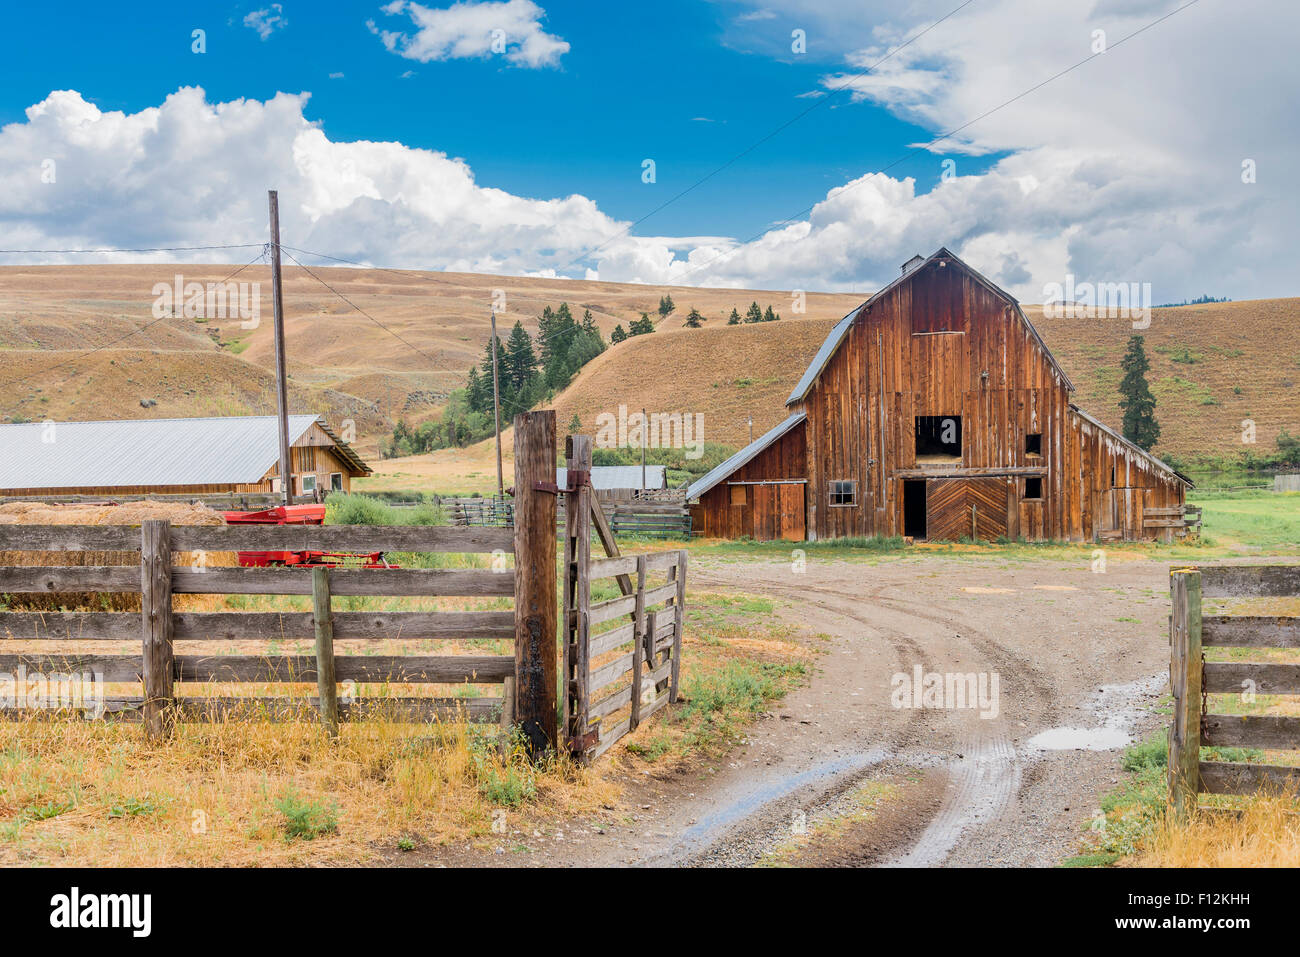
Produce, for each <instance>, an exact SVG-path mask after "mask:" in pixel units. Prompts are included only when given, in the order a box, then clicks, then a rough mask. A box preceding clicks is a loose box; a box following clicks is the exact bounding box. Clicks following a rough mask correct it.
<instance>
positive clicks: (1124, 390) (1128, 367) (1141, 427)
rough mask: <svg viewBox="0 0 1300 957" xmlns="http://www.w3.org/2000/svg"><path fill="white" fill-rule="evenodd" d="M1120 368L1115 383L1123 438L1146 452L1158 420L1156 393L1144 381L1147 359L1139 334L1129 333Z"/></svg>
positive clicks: (1157, 433) (1157, 432)
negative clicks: (1117, 391) (1152, 392)
mask: <svg viewBox="0 0 1300 957" xmlns="http://www.w3.org/2000/svg"><path fill="white" fill-rule="evenodd" d="M1120 368H1122V369H1123V370H1124V378H1123V379H1122V380H1121V381H1120V384H1119V393H1120V400H1119V405H1120V408H1121V409H1123V410H1124V438H1126V439H1128V440H1129V441H1130V442H1132V443H1134V444H1135V445H1138V446H1140V447H1141V448H1143V449H1145V450H1147V451H1148V452H1149V451H1151V449H1152V447H1153V446H1154V445H1155V444H1156V442H1157V441H1159V439H1160V423H1158V422H1157V421H1156V397H1155V396H1154V395H1152V394H1151V387H1150V386H1149V385H1148V384H1147V376H1146V373H1147V370H1148V369H1149V368H1151V363H1150V362H1149V361H1148V360H1147V353H1146V348H1145V345H1144V340H1143V338H1142V337H1141V336H1129V340H1128V349H1126V350H1125V352H1124V358H1123V359H1122V360H1121V361H1120Z"/></svg>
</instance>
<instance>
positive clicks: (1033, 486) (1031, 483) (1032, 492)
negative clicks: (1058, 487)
mask: <svg viewBox="0 0 1300 957" xmlns="http://www.w3.org/2000/svg"><path fill="white" fill-rule="evenodd" d="M1042 497H1043V480H1042V479H1041V478H1027V479H1025V498H1042Z"/></svg>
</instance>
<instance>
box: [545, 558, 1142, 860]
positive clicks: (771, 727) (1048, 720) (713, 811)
mask: <svg viewBox="0 0 1300 957" xmlns="http://www.w3.org/2000/svg"><path fill="white" fill-rule="evenodd" d="M692 576H693V577H692V587H693V588H696V589H700V590H703V591H710V590H715V589H722V588H727V589H735V590H738V591H740V592H746V593H757V594H763V595H768V596H771V597H773V598H776V599H779V600H780V602H781V607H780V611H779V613H780V614H781V615H782V616H783V617H784V618H786V619H787V620H789V621H791V622H792V623H795V624H798V625H799V626H800V627H803V628H806V629H809V630H811V631H813V632H820V633H825V634H826V635H829V636H831V637H830V640H829V641H828V642H827V648H828V653H827V654H826V655H824V656H822V657H821V658H820V660H819V665H818V673H817V674H816V676H815V677H814V678H813V680H812V682H811V683H810V684H809V685H808V686H807V687H806V688H803V689H801V690H799V691H797V692H795V693H794V694H792V695H790V696H789V697H788V698H787V699H786V700H785V701H784V702H782V703H781V706H780V707H779V709H778V710H777V711H776V713H774V714H772V715H770V716H767V717H764V718H763V719H761V720H760V721H758V722H757V724H756V725H755V726H754V727H753V728H752V730H751V733H750V734H749V736H748V739H747V741H746V743H745V744H744V745H743V746H742V747H741V748H740V749H738V750H737V751H736V752H734V753H733V754H731V755H730V756H729V758H728V759H727V760H726V761H725V762H724V763H723V764H722V765H721V766H717V767H707V766H706V767H701V768H698V769H695V770H693V771H691V772H689V773H686V774H685V775H683V776H677V777H672V778H669V779H666V780H652V779H645V780H640V781H635V780H634V781H632V782H631V787H630V798H631V800H633V801H636V802H639V803H637V804H636V805H635V806H634V813H633V814H632V816H631V817H630V818H629V819H628V820H627V821H626V822H625V823H624V824H622V825H617V826H610V827H607V828H603V829H601V830H600V831H599V832H597V833H594V834H588V833H586V832H583V833H581V834H573V835H570V838H569V839H568V840H567V841H566V843H567V844H568V846H567V847H566V848H565V851H566V853H563V854H562V855H561V858H562V859H563V860H564V862H567V863H590V864H604V865H609V864H647V865H682V864H686V865H702V866H710V865H746V864H753V863H757V862H761V861H763V860H765V859H770V855H771V854H772V853H773V851H774V850H779V849H781V848H782V847H783V845H788V844H789V842H790V838H791V835H792V832H793V833H798V832H800V831H801V830H802V829H803V828H804V827H805V826H806V827H807V828H809V829H810V830H811V831H812V832H813V834H814V835H815V836H816V835H818V834H822V832H823V829H821V828H820V827H819V824H825V823H827V822H830V823H835V822H837V821H838V824H839V826H836V827H833V828H829V829H826V830H825V834H827V835H829V836H827V837H825V838H824V839H814V840H805V841H802V842H800V843H801V844H802V847H801V848H800V849H798V850H797V851H796V852H795V853H794V854H793V856H790V854H789V853H788V852H789V847H788V846H787V847H786V852H787V856H786V858H785V859H787V860H793V861H794V862H795V863H803V864H822V865H842V866H872V865H885V866H888V865H899V866H943V865H984V866H989V865H992V866H998V865H1052V864H1055V863H1056V862H1058V861H1059V860H1060V859H1061V858H1062V857H1064V856H1067V855H1069V854H1070V853H1071V852H1072V851H1073V850H1074V849H1075V848H1076V846H1077V843H1078V840H1079V837H1080V836H1081V835H1082V833H1083V831H1084V829H1085V827H1086V825H1087V823H1088V821H1089V819H1090V818H1091V817H1092V815H1093V814H1094V812H1095V811H1096V809H1097V806H1098V800H1099V796H1100V794H1101V793H1103V792H1105V791H1106V790H1108V789H1109V788H1110V787H1111V786H1112V785H1113V784H1114V783H1115V782H1116V781H1117V780H1118V778H1119V757H1120V754H1121V753H1122V748H1123V746H1124V745H1125V744H1126V743H1128V742H1129V741H1130V740H1132V739H1133V738H1134V737H1139V736H1141V735H1143V734H1145V733H1147V732H1148V731H1150V730H1151V729H1153V728H1155V727H1157V726H1158V724H1159V722H1160V718H1159V716H1158V715H1156V714H1154V713H1153V712H1152V711H1151V707H1152V706H1153V705H1154V704H1155V703H1156V701H1157V699H1158V697H1159V694H1160V691H1161V689H1162V688H1163V687H1164V685H1165V683H1166V682H1165V675H1166V669H1167V668H1168V654H1167V642H1166V638H1165V627H1166V626H1165V618H1166V615H1167V610H1168V601H1167V597H1166V594H1167V592H1166V590H1167V581H1168V565H1167V564H1158V563H1152V562H1128V563H1122V562H1117V561H1112V562H1111V563H1110V566H1109V568H1108V570H1107V571H1106V572H1105V573H1096V572H1094V571H1093V570H1092V569H1091V567H1090V565H1089V564H1088V563H1086V562H1078V563H1070V564H1066V563H1062V562H1046V561H1032V562H1024V563H1017V562H1012V561H1007V560H1005V559H985V558H980V559H970V560H962V559H953V558H940V557H925V558H911V557H909V558H905V559H900V560H896V561H886V562H882V563H880V564H876V565H867V564H854V563H845V562H818V561H815V560H810V561H809V563H808V566H807V569H806V571H804V572H803V573H795V572H794V571H793V570H792V567H791V566H790V565H787V564H777V563H769V564H763V563H754V562H752V561H750V562H744V563H734V564H727V563H722V562H719V561H702V562H696V563H693V565H692ZM918 668H919V670H920V672H921V673H922V674H928V673H937V674H940V675H945V674H949V673H952V674H971V673H974V674H975V675H977V676H978V675H984V676H985V677H986V680H988V681H989V684H988V685H987V686H986V687H987V690H988V691H989V692H991V691H992V684H991V681H992V677H993V676H995V675H996V677H997V695H996V709H994V708H993V707H991V706H989V705H992V703H993V699H992V695H991V694H990V695H988V696H987V697H986V702H985V704H986V707H984V708H983V709H982V710H983V712H984V713H987V714H988V715H989V716H988V717H981V709H978V708H972V707H914V706H911V705H914V704H916V703H917V701H918V700H920V701H921V703H923V704H924V703H927V702H926V701H925V699H918V698H915V697H912V696H911V695H907V696H904V697H905V698H906V704H907V705H908V706H906V707H896V706H895V705H896V704H899V703H902V702H901V701H899V700H896V699H898V698H899V694H900V693H899V692H898V687H899V684H900V681H899V679H897V678H896V677H895V676H897V675H903V676H907V677H908V678H909V679H911V678H912V677H913V676H914V675H915V674H916V671H917V669H918ZM931 703H937V702H931ZM948 703H949V704H952V703H954V702H953V701H952V700H949V701H948ZM956 703H960V702H956ZM967 703H970V702H967ZM873 784H875V785H885V786H888V790H889V797H888V798H886V799H883V800H880V801H878V802H877V805H876V807H875V808H874V810H873V811H872V813H870V814H869V815H856V814H854V812H855V810H859V809H860V808H861V794H862V790H861V789H862V788H863V786H864V785H873ZM846 822H847V823H846ZM530 856H531V855H530ZM557 862H558V861H557ZM521 863H522V862H521ZM531 863H537V861H536V860H535V859H534V860H533V861H531Z"/></svg>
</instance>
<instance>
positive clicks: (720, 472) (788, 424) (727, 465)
mask: <svg viewBox="0 0 1300 957" xmlns="http://www.w3.org/2000/svg"><path fill="white" fill-rule="evenodd" d="M806 418H808V416H807V415H806V414H805V413H803V412H795V413H794V414H793V415H791V416H790V417H789V418H788V419H786V420H785V421H784V422H782V423H781V424H780V425H778V426H776V427H775V428H773V429H770V430H769V431H767V432H764V433H763V434H762V435H760V436H759V437H758V438H756V439H755V440H754V441H753V442H750V443H749V444H748V445H747V446H745V447H744V448H743V449H741V450H740V451H739V452H737V453H736V454H735V455H733V456H731V458H729V459H726V460H725V461H723V462H721V463H719V464H718V465H715V466H714V467H713V468H711V469H710V470H709V471H708V472H706V473H705V474H704V475H702V476H700V477H699V478H698V479H696V480H695V481H694V482H692V483H691V486H690V488H688V489H687V490H686V501H688V502H690V501H693V500H695V499H697V498H699V497H700V496H701V495H703V494H704V493H705V492H707V491H708V490H709V489H711V488H713V486H715V485H717V484H718V483H719V482H721V481H722V480H723V479H725V478H726V477H727V476H728V475H731V474H732V473H733V472H735V471H736V469H738V468H740V467H741V466H742V465H744V464H745V463H746V462H748V461H750V459H752V458H753V457H754V456H756V455H757V454H758V453H759V452H762V451H763V450H764V449H765V448H767V447H768V446H769V445H771V444H772V443H773V442H775V441H776V440H777V439H779V438H780V437H781V436H783V435H785V434H786V433H787V432H789V431H790V430H791V429H793V428H794V427H795V426H796V425H798V424H799V423H800V422H802V421H803V420H804V419H806Z"/></svg>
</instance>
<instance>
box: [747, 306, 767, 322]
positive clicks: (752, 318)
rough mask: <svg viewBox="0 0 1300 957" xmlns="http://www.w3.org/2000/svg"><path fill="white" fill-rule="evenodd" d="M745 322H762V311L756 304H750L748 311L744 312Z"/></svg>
mask: <svg viewBox="0 0 1300 957" xmlns="http://www.w3.org/2000/svg"><path fill="white" fill-rule="evenodd" d="M745 321H746V322H762V321H763V310H762V309H759V308H758V303H756V302H751V303H750V304H749V309H748V310H747V311H746V312H745Z"/></svg>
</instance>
